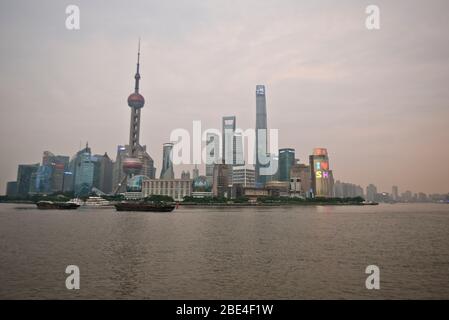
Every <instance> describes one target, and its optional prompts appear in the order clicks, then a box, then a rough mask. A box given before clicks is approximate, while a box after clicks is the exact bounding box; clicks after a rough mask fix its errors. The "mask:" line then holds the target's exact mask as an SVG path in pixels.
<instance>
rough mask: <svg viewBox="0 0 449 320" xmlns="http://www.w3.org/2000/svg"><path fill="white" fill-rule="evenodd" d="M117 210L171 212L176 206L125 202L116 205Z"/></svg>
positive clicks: (158, 203)
mask: <svg viewBox="0 0 449 320" xmlns="http://www.w3.org/2000/svg"><path fill="white" fill-rule="evenodd" d="M114 206H115V209H116V210H117V211H150V212H151V211H153V212H171V211H173V210H174V209H175V207H176V205H175V204H173V203H165V202H131V201H129V202H128V201H124V202H119V203H116V204H115V205H114Z"/></svg>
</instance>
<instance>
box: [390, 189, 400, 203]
mask: <svg viewBox="0 0 449 320" xmlns="http://www.w3.org/2000/svg"><path fill="white" fill-rule="evenodd" d="M391 198H392V199H393V200H394V201H399V188H398V186H393V187H392V188H391Z"/></svg>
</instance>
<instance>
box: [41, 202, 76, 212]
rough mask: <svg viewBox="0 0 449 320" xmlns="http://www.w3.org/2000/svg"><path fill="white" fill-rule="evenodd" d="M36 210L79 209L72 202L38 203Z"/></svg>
mask: <svg viewBox="0 0 449 320" xmlns="http://www.w3.org/2000/svg"><path fill="white" fill-rule="evenodd" d="M36 205H37V208H38V209H43V210H48V209H58V210H74V209H78V208H79V206H80V205H79V204H77V203H74V202H70V201H69V202H53V201H39V202H38V203H36Z"/></svg>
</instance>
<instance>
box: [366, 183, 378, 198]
mask: <svg viewBox="0 0 449 320" xmlns="http://www.w3.org/2000/svg"><path fill="white" fill-rule="evenodd" d="M376 198H377V187H376V186H375V185H374V184H370V185H368V186H367V187H366V201H375V200H376Z"/></svg>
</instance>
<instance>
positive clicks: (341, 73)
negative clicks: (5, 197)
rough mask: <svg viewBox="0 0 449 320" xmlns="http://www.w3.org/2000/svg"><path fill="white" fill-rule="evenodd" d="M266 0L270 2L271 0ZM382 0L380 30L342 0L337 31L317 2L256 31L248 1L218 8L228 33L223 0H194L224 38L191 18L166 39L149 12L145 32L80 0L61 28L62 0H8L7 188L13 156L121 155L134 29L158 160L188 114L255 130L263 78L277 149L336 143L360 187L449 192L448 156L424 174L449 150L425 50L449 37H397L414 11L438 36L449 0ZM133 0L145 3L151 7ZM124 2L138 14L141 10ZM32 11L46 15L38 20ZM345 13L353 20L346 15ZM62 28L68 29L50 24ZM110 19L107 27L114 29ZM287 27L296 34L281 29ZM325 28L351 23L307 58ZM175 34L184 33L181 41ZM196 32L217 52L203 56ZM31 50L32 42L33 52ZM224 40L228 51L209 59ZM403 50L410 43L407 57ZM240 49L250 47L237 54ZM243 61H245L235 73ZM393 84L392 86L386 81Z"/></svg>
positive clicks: (23, 159) (32, 159) (336, 156)
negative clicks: (82, 149)
mask: <svg viewBox="0 0 449 320" xmlns="http://www.w3.org/2000/svg"><path fill="white" fill-rule="evenodd" d="M381 2H382V1H381ZM265 3H266V4H267V7H269V6H268V4H269V3H270V2H269V1H267V2H265ZM382 3H383V5H382V10H383V12H385V11H386V12H388V13H389V14H390V15H386V17H385V19H384V20H383V21H384V23H383V25H382V29H381V30H380V31H379V32H378V33H377V34H372V33H368V31H366V30H363V17H364V16H363V5H360V4H355V2H350V1H348V2H345V3H344V4H342V6H343V7H344V9H341V11H339V9H338V8H337V9H333V10H331V13H328V15H332V14H334V15H333V17H335V19H336V21H334V22H335V23H337V22H338V23H337V25H340V24H339V23H340V22H341V28H342V29H343V30H340V31H338V30H339V29H338V26H337V27H336V28H337V31H333V32H336V33H338V32H341V33H338V34H334V33H333V32H330V31H329V29H328V28H327V27H329V23H330V22H329V21H326V19H325V17H323V16H321V15H320V14H319V13H318V12H317V10H316V9H317V8H319V7H320V6H323V3H320V4H317V5H316V7H314V6H311V5H310V4H306V5H303V6H297V5H295V4H292V3H288V4H283V5H281V6H278V7H276V8H274V9H275V10H276V12H277V13H283V14H285V15H286V19H285V21H284V22H278V24H277V25H276V27H277V28H274V29H273V30H271V33H270V32H268V30H266V29H264V28H261V30H262V32H260V34H257V33H254V32H252V31H254V30H256V29H257V27H263V26H262V25H261V24H260V22H259V21H257V20H254V21H250V23H249V24H248V27H244V21H243V20H239V18H240V19H242V15H244V13H246V12H248V10H249V9H250V7H251V6H250V5H249V4H244V5H241V6H240V7H237V6H236V8H234V9H231V8H228V7H226V6H224V4H219V5H218V6H219V7H220V8H221V9H223V8H224V11H225V13H233V12H237V13H238V17H237V18H236V19H237V21H236V22H237V23H236V24H235V28H234V29H232V28H231V29H230V31H229V32H227V31H225V30H224V29H222V28H223V26H228V25H229V23H230V21H229V20H226V19H224V20H225V21H223V18H217V21H215V20H214V19H213V16H214V13H215V14H216V13H217V12H216V11H215V10H217V8H215V7H214V8H211V7H209V6H208V5H206V4H200V3H196V2H192V6H193V7H194V8H197V9H198V8H199V9H200V10H199V11H198V15H199V18H200V20H201V18H204V19H205V20H204V21H203V20H201V21H203V23H204V24H206V25H211V26H212V27H213V31H214V32H217V34H211V33H208V32H201V31H199V30H198V29H196V28H195V26H194V25H195V22H194V21H190V20H189V19H191V18H189V19H187V20H188V21H187V20H185V21H184V20H182V21H184V23H185V25H186V26H188V27H189V26H190V27H191V28H186V30H185V31H184V32H186V34H182V33H181V34H176V32H174V31H180V30H181V29H182V28H180V26H179V25H178V26H176V25H175V26H172V27H173V28H174V30H169V31H168V33H169V34H168V35H167V34H165V36H167V38H164V37H162V35H163V34H164V32H162V31H161V30H162V29H163V26H165V24H163V22H162V21H160V20H158V21H157V22H153V23H155V24H156V26H159V29H157V28H156V29H157V31H161V32H160V33H159V32H157V31H154V30H152V29H151V28H150V27H149V25H148V24H147V23H146V22H139V23H138V24H137V25H138V26H139V30H138V31H139V32H138V33H136V30H134V28H132V26H133V25H134V24H135V22H134V21H125V22H121V23H120V24H119V25H118V26H114V23H116V22H117V20H115V21H112V22H109V20H107V19H106V18H104V20H102V21H103V23H100V26H98V25H94V24H93V22H92V21H93V19H94V17H93V16H92V14H91V15H89V11H93V12H100V11H99V10H98V5H97V4H92V5H90V4H88V3H82V4H81V5H80V6H81V14H82V21H83V23H82V26H81V30H80V31H79V32H78V33H74V32H72V33H71V32H69V31H67V30H65V29H64V25H63V23H61V22H60V21H59V20H61V21H63V20H64V19H63V18H64V15H63V12H64V10H63V9H64V8H63V5H62V4H61V5H55V4H51V5H50V4H49V3H45V2H43V4H40V6H42V7H39V8H34V9H36V10H33V7H34V5H33V4H30V6H29V7H27V8H26V9H25V10H23V9H24V8H22V7H21V5H20V4H11V3H10V4H8V5H6V4H2V5H1V6H2V10H1V12H2V13H0V14H1V16H2V25H3V24H4V25H8V26H9V29H10V28H11V25H13V26H16V30H15V31H17V32H16V33H15V34H16V37H15V38H14V39H12V38H11V37H10V35H9V34H8V33H7V30H8V28H2V31H1V33H2V37H4V38H5V39H7V40H8V41H5V42H6V43H7V44H8V45H6V44H3V45H2V51H3V52H4V53H5V56H4V57H5V58H4V59H2V61H1V63H0V68H1V70H2V77H1V80H2V86H1V89H0V90H1V97H2V98H1V103H2V108H1V110H2V111H1V119H2V120H1V128H2V131H1V133H2V134H1V137H2V138H1V140H0V141H1V145H2V150H3V152H2V157H1V160H0V194H3V193H5V188H6V182H7V181H12V180H15V178H16V174H17V165H18V164H23V163H36V162H39V160H40V157H41V154H42V151H44V150H50V151H52V152H54V153H55V154H63V155H68V156H73V154H74V153H75V152H76V150H77V146H78V144H79V143H80V142H82V144H84V143H85V142H86V141H89V145H91V146H92V148H93V149H94V150H95V153H99V154H103V153H104V152H107V153H108V154H109V155H111V156H112V157H115V154H116V152H115V151H116V148H117V144H123V143H124V142H125V141H126V137H127V135H128V132H127V131H128V128H127V125H128V124H129V121H128V120H124V119H128V118H129V113H128V112H129V110H127V109H126V108H124V104H125V99H126V96H127V95H128V94H129V90H130V89H131V86H130V83H129V78H130V76H131V75H132V70H133V67H135V49H134V48H135V43H136V40H137V37H138V36H141V37H142V38H143V41H142V46H143V55H144V56H145V60H144V61H145V62H144V64H143V65H142V68H143V73H144V74H145V78H144V79H143V80H142V86H141V87H142V93H143V95H144V96H145V97H148V104H147V106H146V107H147V109H146V110H145V113H144V114H142V124H143V125H142V128H141V129H142V134H141V137H140V140H141V141H142V143H143V144H146V145H147V146H148V152H149V154H151V156H152V157H153V158H154V160H155V166H156V168H158V170H160V168H161V163H162V153H161V149H162V148H161V146H162V144H163V143H164V142H166V141H167V139H168V137H169V132H170V130H171V129H174V128H178V127H180V128H187V129H188V128H191V121H192V120H197V119H199V120H202V121H203V122H205V123H206V124H207V126H208V127H216V128H220V121H221V117H223V116H226V115H229V114H232V115H236V117H237V118H238V123H239V124H240V125H239V126H240V127H242V128H250V127H254V125H255V119H254V113H255V112H254V111H255V101H254V86H255V85H256V84H259V83H263V84H265V85H266V86H267V108H268V117H269V122H268V127H269V128H279V129H280V144H279V147H280V148H294V149H295V150H296V153H297V157H298V158H299V159H300V160H301V162H307V159H308V156H309V154H310V153H311V151H312V149H313V148H315V147H320V146H322V147H325V148H327V149H328V150H329V152H330V153H331V157H332V168H333V171H334V172H335V177H334V178H335V180H341V181H350V182H352V183H356V184H360V185H364V186H367V185H368V184H370V183H373V184H375V185H377V186H378V189H379V190H380V191H387V192H391V187H392V186H393V185H398V186H399V188H400V190H413V191H414V192H420V191H423V192H426V193H442V192H447V191H448V190H447V189H448V180H449V169H448V168H445V167H444V166H443V168H438V170H435V171H434V170H429V171H428V172H425V171H424V170H420V169H421V167H422V166H423V165H425V164H426V163H428V160H427V159H428V155H429V154H432V152H435V151H436V150H438V152H439V159H441V160H439V161H441V162H443V163H445V162H447V161H448V160H449V155H448V152H449V151H447V150H446V149H447V148H441V146H444V145H445V144H444V143H445V142H446V140H447V130H446V127H445V126H446V121H445V120H446V119H447V118H448V108H445V107H446V103H447V102H445V101H448V99H447V93H445V92H444V84H445V83H447V74H448V72H447V69H448V63H447V60H446V59H445V58H444V57H443V56H439V55H436V54H433V51H432V50H430V49H424V47H426V45H425V44H426V41H429V42H430V43H432V48H434V49H435V46H437V48H436V49H435V52H439V54H440V55H443V54H444V53H446V52H447V51H448V50H447V47H446V46H445V44H442V43H436V42H435V41H433V40H432V39H430V40H426V35H427V34H426V33H425V31H422V33H416V32H414V35H413V36H414V38H413V39H411V38H405V39H403V40H402V41H399V40H400V39H401V37H400V36H401V34H402V33H401V32H403V31H404V29H406V28H405V27H403V26H402V27H401V26H400V24H401V23H405V22H406V21H408V20H410V19H412V17H413V16H415V15H416V16H419V17H420V18H419V19H418V18H417V21H424V22H425V23H426V25H427V26H428V27H429V28H431V30H432V32H435V33H436V34H437V35H438V34H439V32H443V30H446V29H447V28H446V27H447V22H446V21H445V20H444V19H443V18H442V16H440V13H439V11H444V10H443V8H447V5H446V4H443V3H442V2H436V3H437V5H434V6H432V9H428V10H421V11H420V12H417V11H418V9H419V8H420V6H421V5H419V4H418V5H416V6H414V9H415V11H416V12H415V11H412V12H411V13H410V12H407V14H406V13H405V12H401V11H400V10H399V9H398V8H397V7H396V6H395V5H389V4H387V3H384V2H382ZM152 5H153V6H154V8H156V9H157V10H159V12H160V13H162V14H168V11H169V7H167V5H161V4H152ZM6 6H7V8H4V7H6ZM423 6H425V5H423ZM138 7H142V8H148V7H147V6H146V5H144V4H143V3H139V5H138ZM150 7H151V6H150ZM267 7H263V8H261V12H260V13H257V14H256V16H259V15H264V14H268V12H269V10H268V8H267ZM151 8H153V7H151ZM154 8H153V9H154ZM289 8H290V9H291V8H293V9H295V10H296V11H301V12H304V13H305V14H306V13H310V16H309V17H307V19H306V22H301V21H296V23H295V22H294V21H292V20H291V19H290V18H291V16H290V15H288V9H289ZM119 9H122V8H121V7H120V6H119V5H117V4H114V5H112V10H111V11H110V12H108V14H109V15H111V16H108V17H109V18H113V17H114V16H115V15H117V14H118V11H119ZM359 9H360V10H359ZM129 10H131V13H132V14H133V16H135V17H138V16H139V13H138V12H137V11H134V9H129ZM157 10H156V11H157ZM183 10H191V8H189V7H188V6H186V7H184V6H182V5H181V7H180V11H181V12H183ZM358 10H359V11H358ZM148 11H150V10H148ZM343 11H344V12H345V14H344V15H343V16H342V15H341V14H342V12H343ZM35 12H38V14H36V15H35V16H33V14H34V13H35ZM145 12H146V11H145ZM296 13H297V12H296ZM61 14H62V17H61ZM150 14H151V13H150ZM178 14H180V13H175V15H178ZM7 15H8V16H7ZM19 15H20V16H23V17H24V18H23V19H20V20H18V21H17V22H13V21H12V20H11V19H12V18H14V17H17V16H19ZM406 16H407V17H406ZM43 17H45V18H48V19H45V18H43ZM393 17H394V19H393ZM28 18H29V19H28ZM172 18H173V17H172ZM27 19H28V20H27ZM345 19H348V22H343V21H344V20H345ZM357 19H359V20H357ZM25 20H26V21H25ZM125 20H126V19H125ZM149 20H151V19H149ZM231 20H232V19H231ZM394 20H397V21H394ZM169 21H172V20H171V19H169ZM29 23H32V24H34V25H36V26H37V29H38V30H45V34H44V33H42V34H41V37H37V38H38V39H31V35H30V34H28V33H27V31H26V30H27V27H28V26H29ZM109 23H111V25H109ZM158 23H159V24H158ZM221 23H223V25H221ZM306 23H311V24H312V25H313V26H315V27H317V31H316V34H315V35H314V37H317V38H314V37H312V36H311V37H309V38H308V37H304V38H303V39H302V41H301V43H308V44H301V45H299V47H298V45H296V44H288V43H287V42H289V41H286V40H287V39H290V40H292V39H294V40H295V41H296V39H298V42H299V38H300V36H301V35H303V33H304V31H305V30H303V27H304V25H306ZM181 24H183V23H181ZM4 25H3V26H4ZM54 25H55V26H60V28H58V27H55V28H53V26H54ZM108 26H113V27H112V28H111V29H110V30H109V29H108ZM121 26H125V27H127V28H125V29H126V30H125V31H123V32H122V33H119V34H118V35H116V34H114V31H116V30H117V28H120V27H121ZM290 26H293V31H292V32H291V33H286V34H284V32H285V31H287V30H289V28H288V27H290ZM392 26H393V27H394V28H393V30H392V29H391V28H392ZM239 27H240V28H241V30H239V29H238V28H239ZM47 29H48V30H47ZM50 29H54V30H53V31H52V30H50ZM131 29H133V30H131ZM384 29H387V30H388V34H386V33H385V32H384ZM308 30H310V28H309V29H308ZM47 31H48V32H47ZM264 31H265V32H264ZM220 32H221V33H220ZM328 32H330V33H331V37H334V38H333V39H334V40H333V41H332V43H333V44H336V42H338V41H339V40H342V38H344V34H345V33H348V34H349V36H350V37H349V40H348V45H347V46H342V47H340V48H339V49H338V50H337V52H334V54H335V55H336V56H337V57H336V56H334V55H331V54H328V55H326V54H324V55H323V54H321V55H320V56H319V57H317V58H316V59H317V60H316V61H313V60H312V58H313V57H314V55H313V53H314V52H320V50H321V49H322V46H323V45H324V44H323V43H326V41H327V40H329V38H328V36H329V35H328V34H327V33H328ZM17 35H19V36H17ZM33 35H35V34H33ZM217 35H221V40H222V42H220V43H219V42H217V40H216V36H217ZM250 35H251V37H253V38H251V39H252V41H253V42H252V43H251V45H249V47H245V46H243V43H248V38H247V37H249V36H250ZM173 37H174V38H173ZM177 37H179V38H177ZM198 37H199V38H198ZM202 37H203V38H202ZM240 37H241V38H240ZM434 37H436V36H435V35H434ZM164 39H165V40H164ZM175 39H176V40H181V43H180V44H174V43H173V42H172V40H175ZM200 39H201V40H204V42H205V43H206V44H207V45H210V48H212V49H207V50H205V52H202V49H204V48H203V44H202V43H200V42H201V41H200V42H198V41H199V40H200ZM308 39H310V40H308ZM370 39H371V40H372V39H374V40H375V41H377V43H378V47H376V46H375V45H370V44H369V43H370V41H371V40H370ZM37 40H39V41H40V42H39V41H37ZM190 40H193V44H190ZM233 41H234V42H233ZM359 42H360V44H359V45H357V43H359ZM338 44H339V45H340V44H341V43H339V42H338ZM389 45H395V49H396V50H399V51H400V52H401V57H404V56H405V58H406V59H410V60H408V61H407V63H410V61H412V62H416V63H415V64H414V66H413V67H406V66H404V65H401V63H400V62H399V61H398V60H397V57H398V56H396V55H395V54H394V53H393V52H391V51H389V50H388V48H389V47H390V46H389ZM30 46H31V47H32V48H34V49H35V50H34V51H33V50H29V48H30ZM418 47H419V48H420V49H417V48H418ZM213 48H215V49H213ZM218 48H224V49H226V50H224V51H225V52H224V53H220V54H219V55H218V57H216V58H214V57H213V54H216V53H217V52H215V50H216V49H218ZM429 48H430V47H429ZM169 49H172V50H169ZM257 49H266V50H267V52H268V53H269V54H268V57H271V59H270V58H268V57H267V55H264V57H259V55H257V51H258V50H257ZM302 49H305V50H304V51H302ZM409 49H416V50H412V51H410V53H409V54H405V52H406V51H407V50H409ZM170 51H171V52H170ZM104 52H107V55H105V54H103V53H104ZM183 52H184V53H186V54H182V53H183ZM301 52H303V53H301ZM49 53H50V54H49ZM237 53H242V57H239V55H238V54H237ZM346 55H348V56H346ZM360 55H362V56H363V59H365V60H364V61H361V60H360V59H361V58H360ZM343 56H345V58H342V57H343ZM99 57H101V59H100V58H99ZM218 61H221V62H223V64H224V65H225V67H226V68H228V69H229V70H225V69H223V68H222V67H220V66H216V67H215V68H216V69H213V68H211V66H215V65H216V62H218ZM360 63H362V64H366V65H367V67H362V65H361V64H360ZM398 65H399V66H398ZM242 66H244V68H243V71H242V72H237V71H238V70H239V68H240V67H242ZM264 66H265V67H264ZM347 67H348V68H347ZM389 68H391V69H392V70H393V73H397V75H395V76H393V79H392V80H390V81H391V82H390V81H388V80H385V79H388V78H389V77H390V76H391V75H392V74H391V70H388V69H389ZM197 74H201V76H197ZM364 74H369V77H364ZM412 76H414V77H420V80H421V81H420V83H421V84H422V86H420V87H419V88H417V87H415V86H414V84H412V83H409V82H407V78H409V77H412ZM237 78H238V80H237ZM367 78H369V79H367ZM100 80H101V81H100ZM382 82H386V84H382ZM393 84H395V86H394V88H395V91H394V92H392V91H391V90H390V87H391V86H392V85H393ZM401 85H402V86H401ZM24 90H26V92H25V93H24V92H23V91H24ZM356 91H359V92H356ZM432 96H438V98H432ZM11 106H13V107H11ZM224 108H226V109H224ZM337 110H338V111H337ZM99 119H100V120H101V121H99ZM17 123H20V124H22V125H23V127H22V128H21V130H20V132H17V130H15V129H14V128H16V124H17ZM167 123H170V125H169V126H167ZM11 132H14V139H13V140H14V141H11ZM181 170H183V168H181V167H180V168H179V169H178V170H176V175H177V176H179V175H180V172H181ZM201 171H202V172H203V171H204V168H201ZM159 172H160V171H158V173H159Z"/></svg>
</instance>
